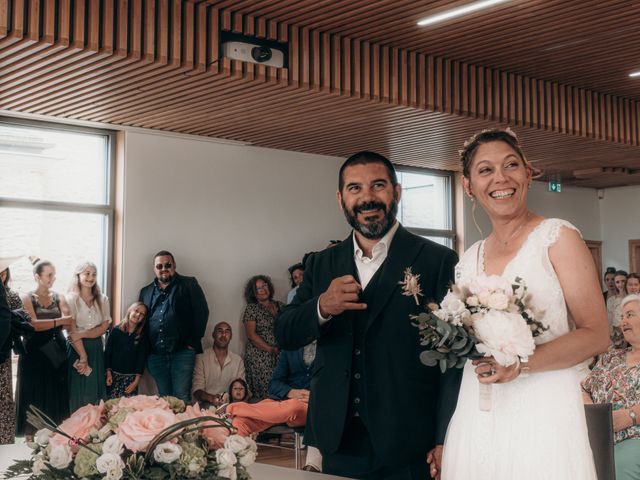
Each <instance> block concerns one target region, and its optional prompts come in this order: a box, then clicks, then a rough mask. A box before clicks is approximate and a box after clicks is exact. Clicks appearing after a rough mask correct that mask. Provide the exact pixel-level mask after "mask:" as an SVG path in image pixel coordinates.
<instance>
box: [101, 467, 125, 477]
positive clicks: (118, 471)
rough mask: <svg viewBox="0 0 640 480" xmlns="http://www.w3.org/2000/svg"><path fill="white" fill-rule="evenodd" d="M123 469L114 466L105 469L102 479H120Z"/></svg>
mask: <svg viewBox="0 0 640 480" xmlns="http://www.w3.org/2000/svg"><path fill="white" fill-rule="evenodd" d="M122 473H123V469H122V468H121V467H114V468H112V469H110V470H108V471H107V474H106V475H105V476H104V480H120V479H121V478H122Z"/></svg>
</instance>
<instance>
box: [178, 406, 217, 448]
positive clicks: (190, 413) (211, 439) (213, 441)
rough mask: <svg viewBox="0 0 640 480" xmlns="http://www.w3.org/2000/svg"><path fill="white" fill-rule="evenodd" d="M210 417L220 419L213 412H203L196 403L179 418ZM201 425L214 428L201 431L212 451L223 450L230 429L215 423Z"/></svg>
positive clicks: (209, 422)
mask: <svg viewBox="0 0 640 480" xmlns="http://www.w3.org/2000/svg"><path fill="white" fill-rule="evenodd" d="M209 416H210V417H218V415H216V414H215V413H213V412H212V411H211V410H202V409H201V408H200V406H199V405H198V404H197V403H196V404H195V405H193V406H191V405H189V406H187V408H186V410H185V411H184V413H182V414H180V416H179V417H180V419H181V420H188V419H191V418H197V417H209ZM199 425H202V426H213V428H203V429H202V430H201V433H202V436H203V437H204V438H205V439H206V440H207V443H208V444H209V448H210V449H218V448H222V446H223V445H224V442H225V441H226V440H227V438H228V437H229V429H227V428H225V427H223V426H221V425H220V424H218V423H217V422H214V421H208V422H202V423H200V424H199Z"/></svg>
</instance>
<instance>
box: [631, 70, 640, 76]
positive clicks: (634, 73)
mask: <svg viewBox="0 0 640 480" xmlns="http://www.w3.org/2000/svg"><path fill="white" fill-rule="evenodd" d="M629 76H630V77H640V70H638V71H637V72H631V73H630V74H629Z"/></svg>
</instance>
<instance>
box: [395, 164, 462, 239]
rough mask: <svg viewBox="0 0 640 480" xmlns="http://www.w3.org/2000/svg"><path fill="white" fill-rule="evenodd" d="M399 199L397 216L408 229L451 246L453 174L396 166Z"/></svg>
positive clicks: (452, 237) (453, 235) (452, 234)
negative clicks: (399, 185) (400, 188)
mask: <svg viewBox="0 0 640 480" xmlns="http://www.w3.org/2000/svg"><path fill="white" fill-rule="evenodd" d="M397 172H398V181H399V182H400V184H401V185H402V199H401V201H400V205H399V206H398V219H399V220H400V222H401V223H402V225H403V226H404V227H405V228H407V229H408V230H409V231H411V232H413V233H415V234H416V235H420V236H421V237H424V238H428V239H429V240H433V241H434V242H437V243H440V244H441V245H445V246H447V247H449V248H454V243H455V230H454V225H453V188H452V174H451V173H448V172H440V171H435V170H433V171H432V170H425V169H418V168H415V169H414V168H409V167H398V168H397Z"/></svg>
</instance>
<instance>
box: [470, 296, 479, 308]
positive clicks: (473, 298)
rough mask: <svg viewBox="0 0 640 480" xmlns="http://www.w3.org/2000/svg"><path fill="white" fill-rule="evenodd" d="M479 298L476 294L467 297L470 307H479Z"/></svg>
mask: <svg viewBox="0 0 640 480" xmlns="http://www.w3.org/2000/svg"><path fill="white" fill-rule="evenodd" d="M479 303H480V302H479V300H478V297H476V296H475V295H471V296H470V297H469V298H467V305H469V306H470V307H477V306H478V305H479Z"/></svg>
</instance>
